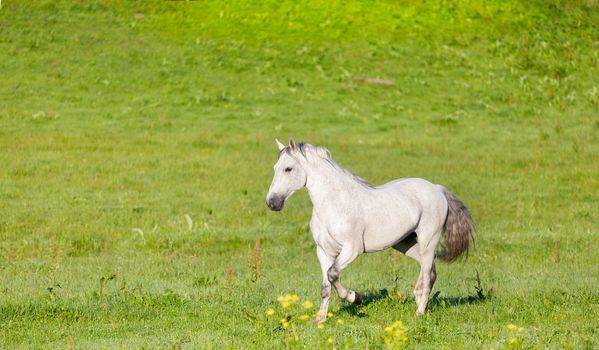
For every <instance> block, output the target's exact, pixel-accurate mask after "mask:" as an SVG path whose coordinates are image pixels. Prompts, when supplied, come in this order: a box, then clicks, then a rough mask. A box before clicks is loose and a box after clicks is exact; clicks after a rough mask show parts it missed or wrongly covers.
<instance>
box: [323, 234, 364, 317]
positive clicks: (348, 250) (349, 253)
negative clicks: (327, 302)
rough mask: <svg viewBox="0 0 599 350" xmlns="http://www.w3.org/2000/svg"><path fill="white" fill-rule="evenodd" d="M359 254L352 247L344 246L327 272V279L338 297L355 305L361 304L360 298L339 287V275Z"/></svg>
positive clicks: (353, 292)
mask: <svg viewBox="0 0 599 350" xmlns="http://www.w3.org/2000/svg"><path fill="white" fill-rule="evenodd" d="M360 253H361V251H360V250H359V249H356V247H354V246H352V245H346V246H344V247H343V248H342V249H341V253H339V255H338V256H337V259H335V262H334V263H333V265H332V266H331V267H330V268H329V270H328V271H327V278H328V280H329V282H330V283H331V284H332V285H333V286H335V290H336V291H337V294H338V295H339V297H340V298H341V299H345V300H347V301H348V302H350V303H353V304H357V305H359V304H362V297H360V294H358V293H356V292H355V291H353V290H351V289H345V287H343V286H342V285H341V281H340V280H339V274H340V273H341V271H342V270H343V269H345V268H346V267H347V266H348V265H349V264H351V263H352V262H353V261H354V260H356V258H357V257H358V255H360Z"/></svg>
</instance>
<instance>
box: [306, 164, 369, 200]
mask: <svg viewBox="0 0 599 350" xmlns="http://www.w3.org/2000/svg"><path fill="white" fill-rule="evenodd" d="M304 168H305V169H306V173H307V175H308V179H307V182H306V188H307V189H308V193H309V194H310V199H311V200H312V205H314V208H315V209H318V208H321V207H324V206H326V205H329V204H330V203H334V202H338V201H342V200H344V199H348V200H349V199H351V198H353V197H355V196H356V195H357V194H358V193H360V192H361V191H365V190H366V189H365V188H364V186H363V185H361V184H359V183H358V182H357V181H356V180H355V179H353V178H352V177H351V176H349V175H348V174H345V173H343V172H341V171H339V170H338V169H335V168H334V167H332V166H329V165H327V164H312V165H310V166H307V167H304Z"/></svg>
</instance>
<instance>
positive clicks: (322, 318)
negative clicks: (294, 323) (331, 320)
mask: <svg viewBox="0 0 599 350" xmlns="http://www.w3.org/2000/svg"><path fill="white" fill-rule="evenodd" d="M326 320H327V319H326V317H321V316H318V317H316V318H315V319H313V320H312V324H313V325H319V324H321V323H324V321H326Z"/></svg>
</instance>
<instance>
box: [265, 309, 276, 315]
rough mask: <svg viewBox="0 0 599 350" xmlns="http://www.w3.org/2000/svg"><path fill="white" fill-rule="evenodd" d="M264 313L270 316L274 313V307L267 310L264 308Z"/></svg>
mask: <svg viewBox="0 0 599 350" xmlns="http://www.w3.org/2000/svg"><path fill="white" fill-rule="evenodd" d="M266 314H267V315H268V316H272V315H274V314H275V310H274V309H268V310H266Z"/></svg>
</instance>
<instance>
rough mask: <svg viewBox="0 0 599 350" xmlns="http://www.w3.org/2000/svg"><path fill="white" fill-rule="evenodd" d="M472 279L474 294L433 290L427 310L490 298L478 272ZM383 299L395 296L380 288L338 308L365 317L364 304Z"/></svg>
mask: <svg viewBox="0 0 599 350" xmlns="http://www.w3.org/2000/svg"><path fill="white" fill-rule="evenodd" d="M473 280H474V281H475V283H476V285H475V286H474V288H475V292H474V294H471V295H468V296H465V297H452V296H441V292H440V291H437V292H435V294H433V295H432V296H431V297H430V298H429V301H428V305H427V310H428V311H434V310H437V309H444V308H448V307H453V306H460V305H472V304H479V303H483V302H485V301H487V300H488V299H491V298H492V290H490V291H485V290H484V288H483V286H482V283H481V280H480V276H479V275H478V272H477V273H476V277H475V278H474V279H473ZM383 299H393V300H395V298H393V297H392V296H390V295H389V292H388V291H387V289H381V290H379V291H378V292H370V293H368V294H364V295H362V300H363V301H362V304H361V305H355V304H348V303H347V304H344V305H343V306H341V307H340V308H339V313H346V314H349V315H351V316H355V317H360V318H362V317H366V316H368V314H366V313H365V312H363V311H361V309H362V308H363V307H364V306H367V305H370V304H372V303H376V302H379V301H381V300H383ZM411 300H414V298H411ZM396 301H397V302H400V303H401V304H404V303H405V301H406V299H405V298H403V299H402V300H401V301H399V300H396Z"/></svg>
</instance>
